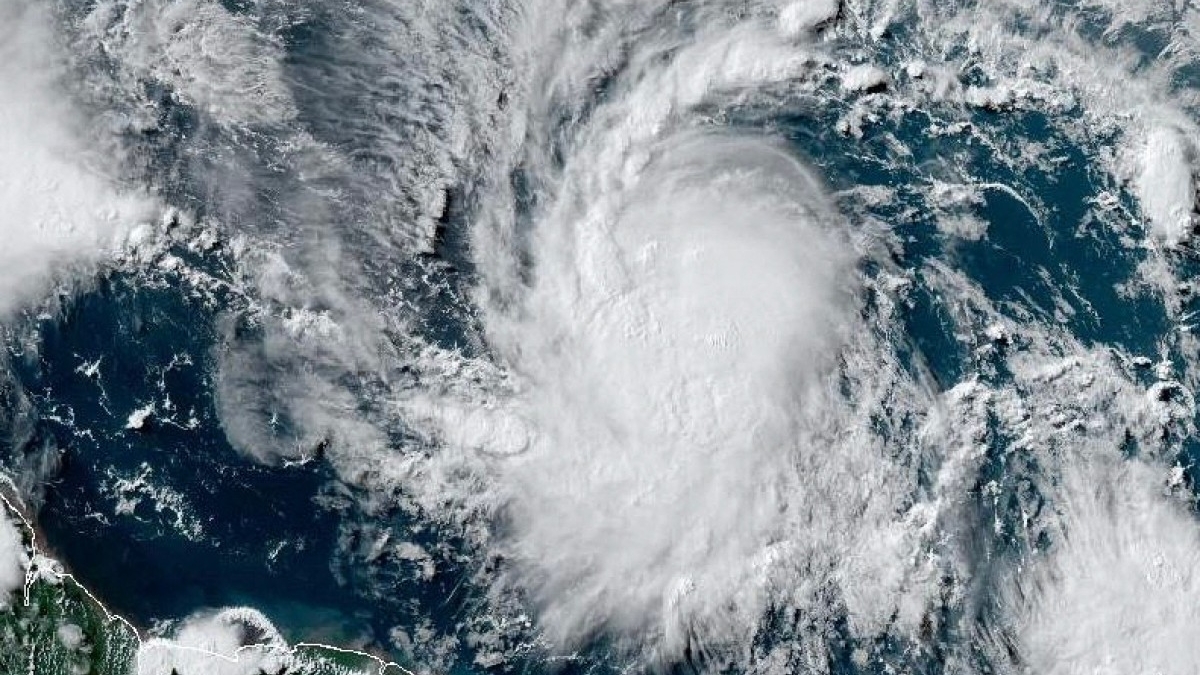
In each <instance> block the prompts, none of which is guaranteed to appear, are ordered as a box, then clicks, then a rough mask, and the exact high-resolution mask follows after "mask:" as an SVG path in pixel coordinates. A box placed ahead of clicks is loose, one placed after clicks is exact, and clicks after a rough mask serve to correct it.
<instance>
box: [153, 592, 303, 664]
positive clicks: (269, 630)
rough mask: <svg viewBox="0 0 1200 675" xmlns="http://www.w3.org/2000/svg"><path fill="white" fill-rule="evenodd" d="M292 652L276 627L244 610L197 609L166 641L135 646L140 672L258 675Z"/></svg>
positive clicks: (286, 661) (288, 658)
mask: <svg viewBox="0 0 1200 675" xmlns="http://www.w3.org/2000/svg"><path fill="white" fill-rule="evenodd" d="M291 660H292V659H291V652H290V650H289V649H288V646H287V644H286V643H285V642H284V640H283V638H282V636H280V635H279V632H278V631H277V630H276V629H275V626H274V625H272V624H271V622H270V621H269V620H268V619H267V618H266V617H265V616H263V614H262V613H260V612H258V611H257V610H253V609H248V608H232V609H224V610H221V611H219V612H201V613H198V614H195V615H193V616H191V617H189V618H188V619H187V620H185V621H184V622H183V623H182V624H180V626H179V627H178V628H177V629H176V630H175V634H174V635H173V636H172V637H171V638H170V639H165V638H152V639H150V640H147V641H145V642H144V643H143V644H142V645H141V647H139V648H138V653H137V672H138V675H166V674H167V673H171V672H177V673H179V675H256V674H257V673H259V672H261V671H266V672H278V671H280V670H281V669H282V668H285V667H287V666H289V665H290V664H291Z"/></svg>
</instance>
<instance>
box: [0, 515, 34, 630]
mask: <svg viewBox="0 0 1200 675" xmlns="http://www.w3.org/2000/svg"><path fill="white" fill-rule="evenodd" d="M28 568H29V552H28V551H27V550H26V548H25V543H24V542H23V541H22V540H21V531H20V530H19V529H18V528H17V525H16V523H15V522H13V516H12V515H11V514H9V513H8V512H7V508H6V507H4V506H2V505H0V607H3V606H4V605H8V604H11V603H12V602H13V600H14V597H13V596H14V594H15V593H16V592H17V591H19V590H21V589H22V588H24V586H25V572H26V570H28Z"/></svg>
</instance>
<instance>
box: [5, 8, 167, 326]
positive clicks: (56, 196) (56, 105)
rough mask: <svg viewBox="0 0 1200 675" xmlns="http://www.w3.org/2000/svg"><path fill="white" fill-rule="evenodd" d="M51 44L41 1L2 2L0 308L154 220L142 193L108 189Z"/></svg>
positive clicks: (54, 44) (11, 305) (10, 305)
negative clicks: (72, 104) (136, 226)
mask: <svg viewBox="0 0 1200 675" xmlns="http://www.w3.org/2000/svg"><path fill="white" fill-rule="evenodd" d="M56 41H57V36H56V35H55V33H54V32H53V30H52V29H51V25H50V22H49V19H48V17H47V16H45V15H44V12H43V10H42V9H41V8H40V6H38V5H33V4H30V3H26V2H24V1H23V0H0V240H2V241H3V242H4V245H3V246H2V247H0V313H5V312H8V311H11V310H12V309H13V308H14V307H15V306H17V305H18V304H19V303H20V302H22V301H23V300H26V299H27V298H28V297H29V296H30V295H31V294H35V293H38V292H39V291H40V290H41V289H42V288H43V287H44V284H45V283H46V282H47V281H48V280H50V279H51V278H52V277H54V276H55V275H56V274H58V273H60V271H61V270H62V269H63V267H64V266H66V265H68V264H70V263H74V262H87V261H94V260H97V259H99V258H100V257H102V256H103V255H104V254H105V253H106V252H107V251H110V250H112V249H113V248H114V247H117V246H120V245H121V238H122V236H123V235H124V234H125V233H126V232H127V231H129V230H130V228H132V227H133V226H135V225H137V224H139V223H141V222H144V221H147V220H149V219H151V218H153V217H154V212H153V206H152V204H151V202H150V201H149V200H148V199H147V198H145V197H143V196H140V195H132V194H122V193H121V192H120V191H118V190H117V189H116V188H114V187H113V184H112V183H111V182H110V181H109V180H108V179H106V177H105V176H104V175H103V173H101V168H102V167H103V166H104V162H102V161H100V160H98V159H97V158H96V157H94V156H92V155H91V153H90V148H89V147H88V146H87V144H86V143H85V142H84V141H83V140H82V139H83V138H84V137H85V135H84V133H83V129H82V126H81V125H82V124H83V120H82V116H80V115H77V114H76V112H75V111H74V110H73V109H72V107H71V98H70V96H69V95H68V92H67V91H66V90H65V89H64V88H63V84H64V78H65V77H67V73H66V72H65V69H64V65H63V63H62V62H61V61H60V60H59V58H58V56H57V54H58V48H57V42H56Z"/></svg>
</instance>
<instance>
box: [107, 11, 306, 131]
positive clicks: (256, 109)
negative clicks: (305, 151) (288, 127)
mask: <svg viewBox="0 0 1200 675" xmlns="http://www.w3.org/2000/svg"><path fill="white" fill-rule="evenodd" d="M88 22H89V26H90V28H91V29H92V31H93V32H94V33H96V36H97V37H98V38H99V39H101V40H103V41H104V44H105V45H106V46H108V47H109V48H110V49H113V48H115V49H116V50H117V53H118V55H119V56H120V57H121V59H122V60H123V61H124V63H125V65H126V66H127V67H130V68H132V69H133V70H134V71H135V72H136V73H137V74H138V75H139V76H141V77H152V78H155V79H157V80H159V81H160V82H163V83H165V84H168V85H170V86H172V87H174V88H175V90H176V94H177V95H178V96H179V97H180V99H182V100H183V101H184V102H186V103H189V104H192V105H195V106H197V107H198V108H200V109H201V110H203V111H205V112H207V113H209V114H211V115H212V116H213V118H214V119H216V120H217V121H219V122H221V123H226V124H246V123H249V124H269V123H278V122H284V121H287V120H289V119H290V118H291V117H292V116H293V115H294V114H295V106H294V104H293V102H292V97H291V93H290V92H289V90H288V87H287V85H286V83H285V82H284V78H283V64H282V54H281V52H282V50H281V49H279V45H278V44H277V43H276V42H275V41H274V40H273V39H272V38H271V37H270V36H268V35H265V34H263V33H262V32H260V31H259V30H257V28H256V27H255V25H254V23H253V21H251V20H250V19H248V18H246V17H245V16H243V15H235V14H232V13H230V12H229V11H228V10H226V9H225V8H224V7H222V6H221V4H220V3H218V2H211V1H209V0H182V1H179V2H161V1H158V0H149V1H146V2H132V3H129V2H122V1H120V0H118V1H115V2H112V1H110V2H101V3H98V4H97V5H96V7H95V9H93V11H92V13H91V15H90V16H89V18H88Z"/></svg>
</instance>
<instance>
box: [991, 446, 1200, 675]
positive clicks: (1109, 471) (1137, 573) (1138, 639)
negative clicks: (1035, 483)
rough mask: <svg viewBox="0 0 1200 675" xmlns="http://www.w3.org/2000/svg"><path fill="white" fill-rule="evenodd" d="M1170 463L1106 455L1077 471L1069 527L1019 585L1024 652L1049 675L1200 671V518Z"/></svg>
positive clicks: (1065, 508) (1071, 472)
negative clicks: (1175, 489) (1178, 491)
mask: <svg viewBox="0 0 1200 675" xmlns="http://www.w3.org/2000/svg"><path fill="white" fill-rule="evenodd" d="M1167 478H1168V471H1167V470H1166V469H1165V468H1162V467H1154V466H1151V465H1148V464H1145V463H1143V462H1141V461H1138V460H1129V461H1127V462H1122V461H1120V460H1117V459H1101V460H1094V461H1091V462H1083V463H1081V464H1079V465H1077V466H1073V467H1071V468H1069V469H1068V470H1067V473H1066V475H1065V476H1064V478H1063V481H1062V486H1061V490H1060V492H1059V494H1058V495H1057V498H1056V500H1055V501H1056V503H1057V505H1058V509H1059V510H1060V511H1061V512H1062V523H1061V529H1060V531H1059V532H1058V536H1057V541H1056V543H1055V544H1054V546H1053V548H1052V549H1051V551H1050V552H1049V554H1048V556H1047V557H1046V558H1044V559H1042V560H1040V561H1038V562H1036V563H1035V564H1034V565H1032V566H1031V567H1030V568H1029V569H1028V571H1027V572H1026V573H1025V575H1024V576H1023V577H1022V578H1021V579H1020V581H1019V585H1018V591H1017V592H1016V593H1014V598H1015V599H1016V601H1015V603H1014V604H1015V605H1016V611H1015V613H1014V617H1013V619H1012V623H1013V628H1012V630H1013V633H1014V634H1015V635H1016V636H1017V638H1018V644H1019V649H1020V653H1021V656H1022V659H1023V660H1024V661H1025V662H1026V663H1028V665H1029V666H1030V667H1031V668H1032V669H1033V670H1034V671H1035V672H1038V673H1045V674H1046V675H1107V674H1110V673H1111V674H1112V675H1117V674H1125V673H1154V674H1156V675H1186V674H1188V673H1195V672H1196V671H1197V670H1198V669H1200V643H1197V641H1196V640H1195V631H1196V626H1197V625H1198V624H1200V522H1197V520H1196V517H1195V515H1194V514H1192V513H1191V512H1190V511H1189V508H1188V507H1189V505H1188V503H1187V502H1184V501H1182V500H1180V499H1178V498H1176V497H1173V496H1171V495H1169V494H1167V493H1166V484H1167Z"/></svg>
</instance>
